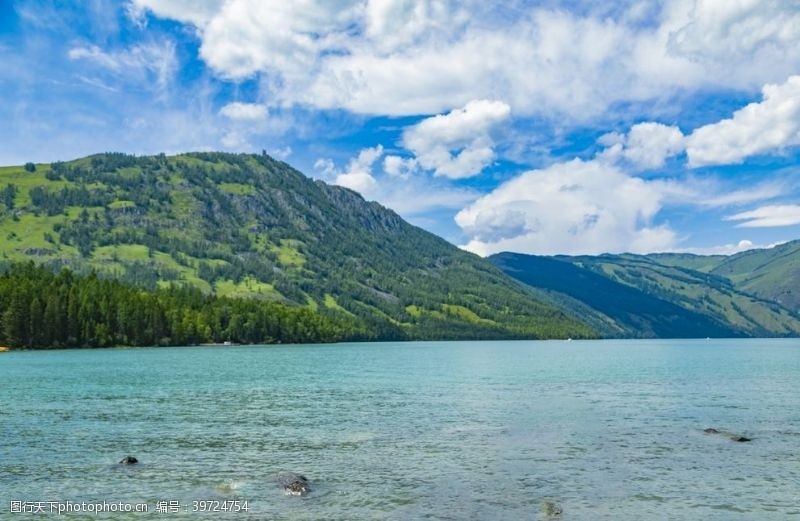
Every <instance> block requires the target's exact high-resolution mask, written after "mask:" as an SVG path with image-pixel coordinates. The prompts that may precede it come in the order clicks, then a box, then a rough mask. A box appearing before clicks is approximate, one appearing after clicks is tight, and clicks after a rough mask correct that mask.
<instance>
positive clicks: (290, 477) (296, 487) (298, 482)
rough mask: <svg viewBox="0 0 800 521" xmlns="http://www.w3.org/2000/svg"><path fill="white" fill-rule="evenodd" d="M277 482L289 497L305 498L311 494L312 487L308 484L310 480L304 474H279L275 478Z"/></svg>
mask: <svg viewBox="0 0 800 521" xmlns="http://www.w3.org/2000/svg"><path fill="white" fill-rule="evenodd" d="M275 481H276V482H277V483H278V486H280V487H281V489H283V491H284V493H286V495H287V496H305V495H306V494H308V493H309V492H311V485H309V483H308V478H306V477H305V476H303V475H302V474H295V473H294V472H284V473H283V474H278V475H277V476H276V477H275Z"/></svg>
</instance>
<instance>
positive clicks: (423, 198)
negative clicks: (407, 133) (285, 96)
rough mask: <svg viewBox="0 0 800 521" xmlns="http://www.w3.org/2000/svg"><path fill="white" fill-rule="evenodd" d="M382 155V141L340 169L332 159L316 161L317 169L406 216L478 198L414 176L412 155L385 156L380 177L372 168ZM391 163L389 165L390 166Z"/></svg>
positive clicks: (452, 207) (323, 174) (475, 193)
mask: <svg viewBox="0 0 800 521" xmlns="http://www.w3.org/2000/svg"><path fill="white" fill-rule="evenodd" d="M382 155H383V147H382V146H381V145H378V146H375V147H370V148H364V149H362V150H361V151H360V152H359V153H358V154H357V155H356V156H355V157H353V158H351V159H350V161H348V163H347V167H346V168H344V169H339V168H337V166H336V163H334V162H333V160H331V159H327V158H322V159H318V160H317V161H316V162H315V163H314V170H315V171H316V172H317V173H318V174H319V175H320V176H321V177H322V178H323V179H327V180H329V181H332V182H333V183H334V184H337V185H340V186H344V187H346V188H350V189H352V190H355V191H357V192H359V193H360V194H361V195H362V196H364V198H366V199H368V200H372V201H378V202H379V203H381V204H383V205H385V206H387V207H389V208H391V209H392V210H395V211H396V212H398V213H399V214H401V215H402V216H404V217H414V216H418V215H421V214H424V213H426V212H429V211H431V210H437V209H456V208H463V207H464V205H465V204H468V203H470V202H472V201H474V200H475V199H477V198H478V196H479V194H478V193H477V192H476V191H475V190H472V189H469V188H462V187H456V186H452V185H450V184H449V183H445V182H441V181H438V180H435V179H431V178H430V177H426V176H412V175H410V174H411V170H409V169H412V170H413V169H414V168H416V166H415V161H414V160H413V159H404V158H401V157H399V156H393V155H389V156H386V157H385V158H384V162H383V170H384V172H385V173H386V176H383V177H379V176H378V175H377V173H376V172H374V170H373V168H374V165H375V163H376V162H377V161H378V160H379V159H380V158H381V156H382ZM387 164H388V167H387Z"/></svg>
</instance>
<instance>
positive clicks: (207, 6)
mask: <svg viewBox="0 0 800 521" xmlns="http://www.w3.org/2000/svg"><path fill="white" fill-rule="evenodd" d="M224 4H225V0H132V1H131V3H130V4H129V5H130V6H131V7H130V9H129V13H130V14H131V15H132V16H134V17H137V18H140V17H143V16H144V14H145V12H146V11H147V10H150V11H152V12H153V13H156V14H158V16H161V17H163V18H172V19H173V20H178V21H180V22H184V23H191V24H194V25H196V26H198V27H205V25H206V24H207V23H208V22H209V21H210V20H211V19H212V18H213V17H214V16H215V15H216V14H217V13H218V12H219V10H220V9H221V8H222V6H223V5H224Z"/></svg>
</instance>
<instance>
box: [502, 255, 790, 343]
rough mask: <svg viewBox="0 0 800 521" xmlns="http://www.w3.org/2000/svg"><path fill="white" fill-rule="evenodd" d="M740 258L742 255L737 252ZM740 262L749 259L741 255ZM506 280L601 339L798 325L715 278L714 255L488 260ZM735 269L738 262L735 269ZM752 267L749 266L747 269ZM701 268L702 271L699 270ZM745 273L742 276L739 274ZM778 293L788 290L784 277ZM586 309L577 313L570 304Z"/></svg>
mask: <svg viewBox="0 0 800 521" xmlns="http://www.w3.org/2000/svg"><path fill="white" fill-rule="evenodd" d="M742 255H744V254H742ZM745 258H750V259H751V260H752V258H751V256H746V257H745ZM490 260H491V261H492V262H494V263H495V264H496V265H497V266H498V267H500V268H501V269H503V270H504V271H505V272H506V273H507V274H509V275H510V276H512V277H515V278H517V279H518V280H520V281H521V282H523V283H525V284H528V285H530V286H531V287H533V288H538V289H539V290H542V291H547V292H548V295H549V297H550V299H551V301H552V302H553V303H555V304H556V305H558V306H559V307H561V308H562V309H563V310H564V311H565V312H567V313H571V314H573V315H576V316H586V317H589V318H591V319H592V320H591V324H592V325H593V326H595V328H596V329H597V330H598V331H600V332H601V334H603V335H604V336H612V337H613V336H629V337H721V336H725V337H730V336H797V335H798V334H800V320H798V317H797V313H796V312H795V311H794V310H790V309H787V308H785V307H783V306H782V305H781V302H780V301H778V300H771V299H768V298H764V296H761V295H759V294H757V293H755V292H751V291H748V286H747V285H745V284H741V283H739V284H737V282H740V281H741V280H745V281H747V280H753V279H752V278H748V277H739V278H734V279H733V280H731V279H729V278H727V277H726V276H723V275H722V274H721V273H724V271H723V269H721V267H724V266H730V264H729V262H730V260H734V261H736V260H737V257H731V258H730V259H728V258H726V257H722V256H714V257H702V256H696V255H684V254H655V255H629V254H625V255H600V256H578V257H567V256H557V257H537V256H532V255H521V254H514V253H502V254H498V255H494V256H492V257H491V258H490ZM739 263H741V260H738V261H737V262H736V264H739ZM752 264H753V263H752V262H751V263H750V265H752ZM701 270H702V271H701ZM742 271H747V270H742ZM786 282H787V286H786V287H785V289H784V291H788V292H791V289H790V288H791V281H790V279H786ZM576 302H577V303H579V304H581V305H582V306H585V307H586V308H588V309H589V310H590V311H591V313H586V312H585V310H583V309H579V308H577V307H576V306H575V303H576Z"/></svg>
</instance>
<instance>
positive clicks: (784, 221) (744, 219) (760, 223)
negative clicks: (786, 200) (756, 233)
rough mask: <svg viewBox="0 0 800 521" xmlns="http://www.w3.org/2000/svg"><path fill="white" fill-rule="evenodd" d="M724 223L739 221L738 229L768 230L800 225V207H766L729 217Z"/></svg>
mask: <svg viewBox="0 0 800 521" xmlns="http://www.w3.org/2000/svg"><path fill="white" fill-rule="evenodd" d="M725 220H726V221H741V222H740V223H739V224H737V225H736V226H737V227H738V228H769V227H777V226H792V225H795V224H800V205H796V204H782V205H768V206H762V207H760V208H756V209H755V210H750V211H747V212H740V213H737V214H733V215H729V216H728V217H726V218H725Z"/></svg>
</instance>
